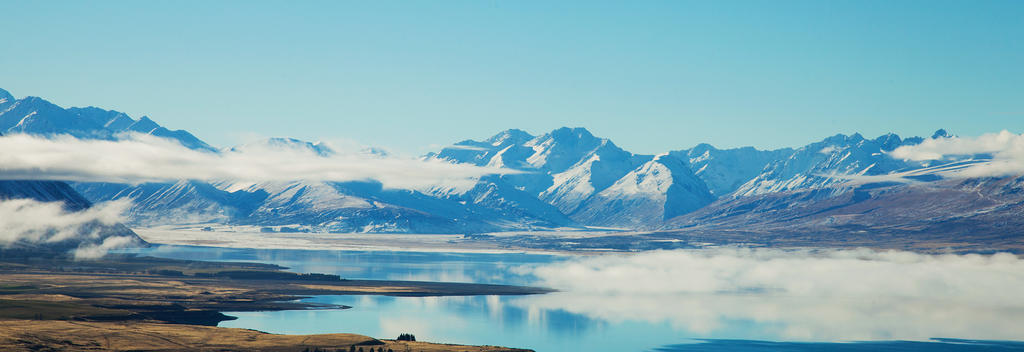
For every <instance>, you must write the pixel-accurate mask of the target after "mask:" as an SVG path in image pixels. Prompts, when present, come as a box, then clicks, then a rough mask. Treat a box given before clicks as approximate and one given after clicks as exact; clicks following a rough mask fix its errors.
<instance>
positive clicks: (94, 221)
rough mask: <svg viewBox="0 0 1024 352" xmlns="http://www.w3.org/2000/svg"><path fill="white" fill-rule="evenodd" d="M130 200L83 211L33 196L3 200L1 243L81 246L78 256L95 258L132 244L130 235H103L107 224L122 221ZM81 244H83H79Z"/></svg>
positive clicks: (0, 227) (77, 251) (2, 244)
mask: <svg viewBox="0 0 1024 352" xmlns="http://www.w3.org/2000/svg"><path fill="white" fill-rule="evenodd" d="M130 204H131V203H130V202H129V201H126V200H118V201H111V202H105V203H100V204H96V205H95V206H93V207H91V208H89V209H85V210H81V211H67V210H65V209H64V205H63V203H62V202H39V201H36V200H32V199H10V200H0V246H2V247H6V246H10V245H12V244H16V243H27V244H39V245H44V246H45V245H67V244H70V245H71V246H78V249H77V250H75V251H74V253H73V254H74V255H75V257H76V258H79V259H81V258H95V257H99V256H102V255H103V254H104V253H106V252H107V251H108V250H110V249H113V248H119V247H124V246H127V245H129V244H132V243H133V242H134V241H135V239H134V238H133V237H128V236H111V237H106V238H103V237H102V236H103V232H104V230H105V227H109V226H113V225H116V224H118V223H120V222H122V221H123V220H124V219H123V214H124V212H125V210H126V209H127V208H128V207H129V206H130ZM79 245H80V246H79Z"/></svg>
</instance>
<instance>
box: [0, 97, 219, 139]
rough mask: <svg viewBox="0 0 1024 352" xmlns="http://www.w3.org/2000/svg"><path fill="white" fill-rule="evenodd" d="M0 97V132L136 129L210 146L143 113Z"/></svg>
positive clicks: (83, 133)
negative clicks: (137, 116) (136, 114)
mask: <svg viewBox="0 0 1024 352" xmlns="http://www.w3.org/2000/svg"><path fill="white" fill-rule="evenodd" d="M0 100H2V101H3V102H0V132H6V133H28V134H37V135H56V134H68V135H72V136H75V137H78V138H97V139H113V138H115V137H116V136H117V135H118V134H119V133H124V132H138V133H145V134H150V135H154V136H157V137H165V138H171V139H174V140H177V141H178V142H180V143H181V144H182V145H184V146H186V147H189V148H192V149H202V150H210V151H212V150H213V148H212V147H210V146H209V145H208V144H206V143H205V142H203V141H202V140H200V139H199V138H196V137H195V136H193V135H192V134H191V133H188V132H187V131H183V130H176V131H171V130H168V129H167V128H164V127H162V126H160V125H159V124H157V123H156V122H154V121H153V120H151V119H149V118H148V117H145V116H143V117H142V118H140V119H139V120H137V121H136V120H134V119H132V118H131V117H129V116H128V115H125V114H124V113H121V112H117V111H113V110H104V109H100V108H96V107H91V106H90V107H85V108H69V109H64V108H62V107H60V106H57V105H55V104H53V103H51V102H49V101H46V100H45V99H42V98H39V97H26V98H24V99H14V97H13V96H11V95H10V93H8V92H7V91H4V90H0Z"/></svg>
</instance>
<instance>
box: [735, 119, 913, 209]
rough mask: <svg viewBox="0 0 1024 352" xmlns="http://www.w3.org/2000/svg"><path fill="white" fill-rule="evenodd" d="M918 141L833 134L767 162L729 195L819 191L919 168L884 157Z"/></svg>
mask: <svg viewBox="0 0 1024 352" xmlns="http://www.w3.org/2000/svg"><path fill="white" fill-rule="evenodd" d="M921 141H922V139H921V138H919V137H914V138H907V139H902V138H900V136H897V135H895V134H892V133H890V134H886V135H883V136H880V137H878V138H875V139H866V138H864V137H863V136H861V135H860V134H859V133H854V134H852V135H844V134H837V135H835V136H832V137H828V138H825V139H824V140H822V141H820V142H816V143H811V144H809V145H807V146H804V147H801V148H798V149H796V150H794V151H793V152H792V153H791V154H789V155H788V156H785V157H784V158H782V159H777V160H775V161H772V162H770V163H768V164H767V165H766V166H765V168H764V169H763V170H762V172H761V173H760V174H759V175H757V176H755V177H754V178H752V179H750V180H749V181H747V182H745V183H744V184H742V185H740V186H739V187H738V188H737V189H736V190H735V191H734V192H733V194H732V196H734V197H743V196H754V195H759V194H767V193H775V192H783V191H790V190H796V189H815V188H822V187H827V186H830V185H834V184H838V183H843V182H846V181H848V180H849V179H850V178H851V176H865V175H867V176H872V175H883V174H887V173H891V172H895V171H898V170H904V169H908V168H914V167H921V166H922V165H920V164H914V163H909V162H905V161H902V160H896V159H893V158H892V157H890V156H889V155H888V154H886V153H888V152H891V151H893V150H894V149H896V148H898V147H900V146H903V145H914V144H918V143H921Z"/></svg>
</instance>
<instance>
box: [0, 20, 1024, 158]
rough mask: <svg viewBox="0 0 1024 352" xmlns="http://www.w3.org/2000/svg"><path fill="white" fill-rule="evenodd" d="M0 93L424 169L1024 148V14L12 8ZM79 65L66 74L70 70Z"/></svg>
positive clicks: (0, 62)
mask: <svg viewBox="0 0 1024 352" xmlns="http://www.w3.org/2000/svg"><path fill="white" fill-rule="evenodd" d="M0 13H5V14H10V16H7V18H5V20H4V21H0V31H2V32H3V33H8V35H9V37H10V38H14V39H15V40H11V41H8V42H7V43H5V47H4V49H3V53H4V55H0V87H3V88H5V89H8V90H10V91H11V92H12V93H14V94H15V95H16V97H19V98H20V97H24V96H26V95H36V96H42V97H44V98H46V99H48V100H51V101H53V102H54V103H56V104H58V105H61V106H65V107H69V106H86V105H96V106H99V107H102V108H107V109H115V110H119V111H124V112H126V113H128V114H129V115H132V116H135V117H140V116H143V115H149V116H151V117H153V118H154V119H156V120H158V121H161V122H162V123H164V124H165V125H167V126H168V127H170V128H172V129H178V128H182V129H187V130H190V131H192V132H193V133H195V134H196V135H197V136H198V137H199V138H202V139H204V140H206V141H209V142H211V143H212V144H214V145H220V146H227V145H234V144H238V143H239V142H240V141H241V140H243V139H246V138H247V137H250V136H254V135H257V136H288V137H296V138H302V139H307V140H320V139H347V140H355V141H357V142H360V143H364V144H372V145H374V146H382V147H387V148H394V149H396V150H397V151H400V152H405V153H406V154H413V155H418V154H422V153H424V152H427V151H433V150H436V149H438V147H439V146H443V145H447V144H450V143H453V142H455V141H458V140H462V139H466V138H476V139H481V138H484V137H486V136H489V135H492V134H494V133H495V132H497V131H499V130H503V129H507V128H520V129H524V130H527V131H529V132H531V133H543V132H545V131H549V130H551V129H554V128H557V127H561V126H583V127H587V128H588V129H590V130H591V131H593V132H594V134H596V135H600V136H603V137H607V138H610V139H612V140H614V141H615V142H616V143H617V144H618V145H620V146H622V147H623V148H625V149H628V150H631V151H634V152H637V153H648V154H653V153H659V152H663V151H666V150H675V149H681V148H688V147H690V146H692V145H694V144H696V143H700V142H708V143H712V144H714V145H716V146H719V147H736V146H745V145H753V146H755V147H758V148H776V147H791V146H799V145H803V144H805V143H808V142H811V141H815V140H819V139H820V138H821V137H822V136H827V135H832V134H835V133H840V132H842V133H854V132H860V133H862V134H864V135H865V136H877V135H881V134H883V133H886V132H895V133H898V134H900V135H904V136H908V135H923V136H927V135H929V134H930V133H931V132H932V131H934V130H935V129H937V128H945V129H947V130H949V131H951V132H953V133H956V134H960V135H964V136H977V135H981V134H984V133H989V132H997V131H1000V130H1008V131H1010V132H1014V133H1021V132H1024V104H1022V103H1021V102H1024V89H1021V88H1022V87H1024V67H1022V66H1021V65H1020V64H1019V63H1020V62H1024V43H1022V41H1020V40H1019V38H1022V37H1024V26H1022V25H1021V24H1020V23H1021V22H1020V21H1021V16H1022V14H1024V3H1021V2H1014V1H986V2H966V1H963V2H957V1H953V2H941V3H940V2H932V1H904V2H880V1H879V2H871V1H866V2H846V3H841V2H818V1H793V2H785V3H772V2H746V1H737V2H709V3H696V2H649V3H628V4H627V3H611V2H590V1H578V2H575V1H574V2H559V3H555V4H552V3H545V2H534V1H526V2H443V3H442V2H434V3H426V2H424V3H404V2H369V3H357V2H303V3H298V4H286V3H284V2H260V3H252V2H218V3H213V4H210V3H205V2H199V1H185V2H171V3H159V2H128V1H110V2H103V3H67V2H22V3H3V4H0ZM70 58H73V59H70Z"/></svg>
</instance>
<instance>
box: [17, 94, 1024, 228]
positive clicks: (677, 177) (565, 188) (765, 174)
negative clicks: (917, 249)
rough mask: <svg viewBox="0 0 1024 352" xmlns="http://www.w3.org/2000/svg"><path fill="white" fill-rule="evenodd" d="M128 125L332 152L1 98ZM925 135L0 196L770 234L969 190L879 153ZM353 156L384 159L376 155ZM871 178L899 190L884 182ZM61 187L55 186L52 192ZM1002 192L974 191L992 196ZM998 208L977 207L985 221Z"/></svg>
mask: <svg viewBox="0 0 1024 352" xmlns="http://www.w3.org/2000/svg"><path fill="white" fill-rule="evenodd" d="M129 131H130V132H138V133H147V134H152V135H155V136H161V137H167V138H173V139H175V140H177V141H179V142H181V143H182V144H183V145H185V146H187V147H189V148H193V149H198V150H205V151H210V152H212V153H227V152H233V151H235V152H236V151H245V152H260V151H263V150H268V151H272V150H275V149H293V150H294V149H302V150H308V151H310V152H312V154H313V155H318V156H320V157H324V158H330V157H332V156H336V155H337V154H338V153H340V152H341V151H338V150H335V149H333V148H332V147H331V146H330V145H328V144H326V143H312V142H307V141H302V140H297V139H291V138H271V139H267V140H263V141H257V142H253V143H247V144H244V145H239V146H235V147H230V148H223V149H217V148H213V147H211V146H209V145H208V144H206V143H205V142H203V141H201V140H199V139H198V138H196V137H195V136H193V135H192V134H190V133H189V132H186V131H180V130H179V131H170V130H167V129H166V128H164V127H161V126H160V125H158V124H156V123H155V122H153V121H152V120H150V119H149V118H147V117H142V118H140V119H137V120H136V119H133V118H131V117H130V116H127V115H125V114H123V113H120V112H117V111H113V110H104V109H100V108H95V107H88V108H70V109H64V108H61V107H59V106H56V105H54V104H51V103H49V102H47V101H46V100H43V99H41V98H36V97H27V98H24V99H20V100H19V99H14V97H12V96H11V95H10V94H9V93H7V92H6V91H3V90H0V133H3V132H8V133H30V134H40V135H55V134H70V135H73V136H77V137H79V138H98V139H112V138H117V137H118V134H119V133H123V132H129ZM947 137H950V134H949V133H948V132H946V131H944V130H939V131H936V133H935V134H934V135H933V136H932V137H931V138H947ZM924 140H925V139H923V138H920V137H911V138H901V137H900V136H897V135H895V134H886V135H882V136H879V137H877V138H874V139H868V138H865V137H863V136H861V135H860V134H856V133H854V134H851V135H844V134H838V135H835V136H831V137H828V138H825V139H823V140H821V141H819V142H816V143H811V144H809V145H806V146H803V147H799V148H795V149H790V148H784V149H777V150H757V149H754V148H751V147H744V148H734V149H719V148H715V147H714V146H711V145H709V144H698V145H696V146H695V147H693V148H690V149H682V150H677V151H672V152H668V153H665V154H659V155H656V156H655V155H640V154H634V153H631V152H629V151H626V150H624V149H622V148H620V147H618V146H617V145H615V144H614V143H613V142H612V141H611V140H609V139H606V138H600V137H596V136H594V135H593V134H591V133H590V132H589V131H587V130H586V129H584V128H579V127H577V128H559V129H555V130H553V131H550V132H547V133H543V134H540V135H532V134H530V133H528V132H526V131H523V130H517V129H510V130H505V131H501V132H499V133H498V134H495V135H494V136H491V137H489V138H486V139H483V140H479V141H478V140H464V141H461V142H458V143H455V144H453V145H451V146H449V147H445V148H442V149H441V150H440V151H438V152H436V153H430V154H427V155H425V156H424V158H426V159H436V160H441V161H445V162H449V163H464V164H471V165H477V166H486V167H495V168H505V169H512V170H515V171H517V172H516V173H507V174H496V175H488V176H483V177H479V178H478V179H476V180H475V183H469V184H466V185H449V184H438V185H434V186H433V187H422V188H420V189H386V188H384V187H382V185H381V183H379V182H377V181H373V180H367V181H361V182H313V181H302V180H294V181H287V182H259V183H253V182H241V181H238V180H221V181H217V182H203V181H194V180H182V181H178V182H169V183H145V184H136V185H131V184H110V183H81V182H79V183H72V187H73V188H74V189H73V190H72V189H70V188H68V187H67V185H64V186H63V187H64V188H61V186H52V187H51V186H45V187H44V184H42V183H25V184H20V183H10V182H11V181H7V182H8V183H6V184H5V185H6V186H4V185H0V186H4V187H7V189H2V187H0V193H2V192H7V193H11V194H36V196H37V197H42V198H46V197H45V196H43V195H45V194H50V195H55V196H58V195H59V197H58V198H61V199H75V198H74V197H73V196H71V194H72V193H68V192H75V191H76V190H77V192H80V193H81V195H83V196H84V197H85V199H88V200H85V199H82V200H83V201H85V202H86V203H87V202H88V201H94V202H96V201H105V200H114V199H124V198H127V199H131V200H132V201H133V202H134V205H133V207H132V208H131V209H130V212H131V214H130V215H131V219H132V221H133V222H134V223H135V224H142V225H151V224H163V223H211V222H213V223H229V224H243V225H255V226H280V227H289V228H296V227H298V228H301V229H305V230H310V231H338V232H428V233H474V232H488V231H509V230H534V229H555V228H563V227H585V226H599V227H619V228H630V229H651V228H660V229H666V230H671V229H675V228H683V229H695V228H700V229H714V228H733V229H735V228H742V227H743V226H747V225H752V224H759V225H758V226H760V227H761V228H766V229H767V228H771V229H774V230H773V231H775V230H779V229H780V228H777V227H773V226H767V225H764V224H768V223H772V224H790V225H792V224H795V223H794V222H793V221H796V220H794V219H817V220H815V221H819V220H820V221H819V222H832V223H842V222H843V221H846V220H843V219H850V218H852V216H853V215H851V214H845V213H843V214H840V215H841V216H834V217H832V218H821V214H830V212H832V211H833V210H835V209H839V208H832V207H841V208H844V209H861V208H858V207H859V206H860V205H856V204H878V206H881V207H892V209H897V208H899V207H898V206H897V205H898V204H904V203H901V202H900V201H898V200H897V199H896V198H893V196H892V195H893V194H900V195H901V197H904V198H906V199H919V200H921V199H926V198H928V197H933V198H934V197H938V196H939V195H941V194H967V193H969V191H968V188H969V185H968V184H966V183H956V182H954V181H951V180H944V179H943V176H942V173H943V172H944V171H945V170H950V169H955V168H958V167H963V166H964V165H968V164H970V163H973V162H979V160H982V159H984V158H985V156H984V155H970V156H963V157H962V158H959V159H952V160H944V161H942V162H941V163H937V162H933V163H928V162H911V161H904V160H897V159H893V158H892V157H890V156H889V154H888V153H889V152H891V151H893V150H895V149H896V148H898V147H900V146H906V145H914V144H918V143H921V142H922V141H924ZM360 153H363V154H366V155H372V156H373V157H381V158H384V157H387V154H386V153H384V152H382V151H380V150H376V149H367V150H364V151H361V152H360ZM873 176H885V177H889V178H894V179H897V180H907V182H897V183H886V182H881V181H877V180H878V178H872V177H873ZM872 180H874V181H872ZM1011 183H1012V184H1013V185H1019V184H1020V182H1018V181H1014V182H1011ZM60 184H61V185H63V183H60ZM46 185H49V184H46ZM12 187H14V188H12ZM40 187H42V188H40ZM54 187H56V188H54ZM1014 187H1017V186H1014ZM15 188H17V189H15ZM953 188H955V189H953ZM62 189H63V190H64V191H66V192H64V193H61V192H62V191H61V190H62ZM951 189H953V190H951ZM1001 189H1002V188H999V189H996V188H991V189H987V190H990V191H991V192H994V193H998V192H1002V191H1000V190H1001ZM17 192H21V193H17ZM1011 193H1012V192H1011ZM61 194H63V195H61ZM74 194H78V193H74ZM992 197H993V199H996V198H999V197H1003V195H1002V193H999V195H998V197H997V196H996V195H993V196H992ZM1007 197H1009V198H1006V197H1004V198H1006V199H1015V198H1012V197H1010V196H1007ZM79 198H81V197H79ZM928 199H931V198H928ZM965 199H966V198H965ZM83 204H85V203H83ZM965 204H966V203H965ZM1007 204H1008V203H1007ZM855 205H856V206H855ZM965 206H966V205H965ZM961 208H963V207H961ZM961 208H955V209H954V208H949V209H947V210H948V211H949V212H954V211H959V210H957V209H961ZM1011 208H1012V207H1002V208H992V209H989V208H986V209H984V211H987V212H993V214H995V213H998V212H1002V211H1007V210H1006V209H1011ZM1000 209H1002V210H1000ZM1014 209H1015V208H1014ZM862 210H864V209H862ZM912 210H913V209H910V208H908V210H907V211H906V213H904V214H899V215H900V216H904V217H906V216H909V217H914V216H915V215H913V214H914V212H913V211H912ZM864 211H870V212H874V213H878V214H884V213H886V211H881V210H870V209H868V210H864ZM941 211H942V210H941V209H939V210H936V212H938V213H928V215H927V216H929V217H930V219H938V218H943V217H944V216H947V215H948V216H949V217H954V216H955V214H952V213H949V214H946V215H942V214H940V213H941ZM836 214H839V213H836ZM908 214H909V215H908ZM922 214H923V213H922ZM858 216H860V215H858ZM900 216H896V215H893V216H892V217H891V218H894V219H896V218H901V217H900ZM922 216H924V215H922ZM990 216H995V215H990ZM800 221H803V220H800ZM808 221H809V220H808ZM908 221H909V220H908ZM921 221H928V220H926V219H925V220H921ZM800 224H802V225H801V226H804V225H807V224H808V223H807V222H800ZM716 226H718V227H716ZM787 226H789V225H787ZM794 226H795V225H794Z"/></svg>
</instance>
